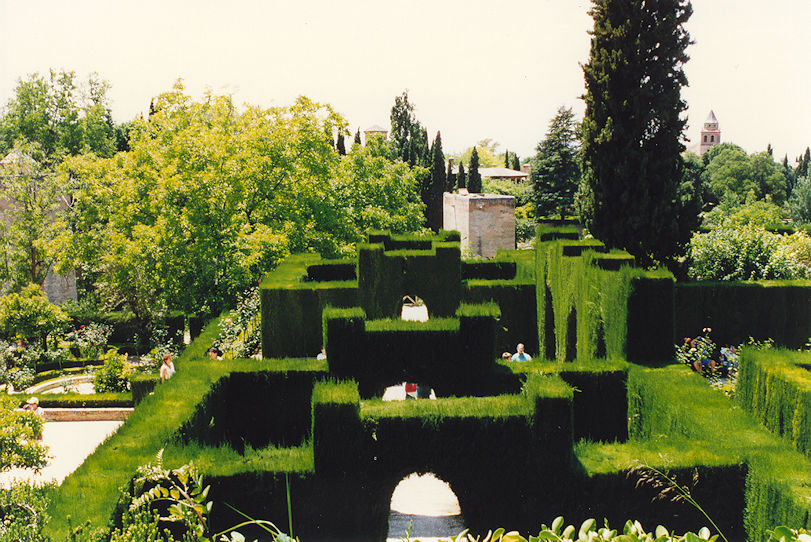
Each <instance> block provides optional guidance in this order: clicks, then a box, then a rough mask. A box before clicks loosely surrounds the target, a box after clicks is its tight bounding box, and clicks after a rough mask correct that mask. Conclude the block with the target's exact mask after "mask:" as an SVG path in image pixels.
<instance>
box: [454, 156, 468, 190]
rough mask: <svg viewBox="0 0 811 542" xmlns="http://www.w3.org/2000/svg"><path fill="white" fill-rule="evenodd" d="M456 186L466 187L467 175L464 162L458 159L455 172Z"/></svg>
mask: <svg viewBox="0 0 811 542" xmlns="http://www.w3.org/2000/svg"><path fill="white" fill-rule="evenodd" d="M456 186H457V187H459V188H467V177H466V176H465V164H463V163H462V161H461V160H459V171H458V172H457V173H456Z"/></svg>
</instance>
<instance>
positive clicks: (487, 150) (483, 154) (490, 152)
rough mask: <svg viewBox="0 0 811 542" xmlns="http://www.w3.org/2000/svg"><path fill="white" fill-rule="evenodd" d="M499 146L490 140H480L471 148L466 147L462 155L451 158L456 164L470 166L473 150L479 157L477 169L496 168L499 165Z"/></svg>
mask: <svg viewBox="0 0 811 542" xmlns="http://www.w3.org/2000/svg"><path fill="white" fill-rule="evenodd" d="M498 147H499V144H498V143H497V142H496V141H493V140H492V139H491V138H485V139H481V140H479V141H478V142H476V144H475V145H474V146H473V147H468V148H467V149H465V151H464V152H463V153H462V154H459V155H456V156H452V158H453V159H454V160H455V161H457V162H465V163H467V164H470V158H471V156H472V155H473V149H474V148H475V149H476V153H477V154H478V155H479V167H498V166H500V165H501V163H502V160H501V155H500V153H499V152H498Z"/></svg>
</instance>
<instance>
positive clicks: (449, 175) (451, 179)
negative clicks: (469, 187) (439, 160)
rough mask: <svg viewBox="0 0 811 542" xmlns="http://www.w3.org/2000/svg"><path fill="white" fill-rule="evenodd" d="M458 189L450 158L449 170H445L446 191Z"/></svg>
mask: <svg viewBox="0 0 811 542" xmlns="http://www.w3.org/2000/svg"><path fill="white" fill-rule="evenodd" d="M454 191H456V176H455V175H454V174H453V171H452V169H451V161H450V160H448V170H447V171H446V172H445V192H451V193H453V192H454Z"/></svg>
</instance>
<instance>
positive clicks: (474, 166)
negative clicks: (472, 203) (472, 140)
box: [467, 147, 482, 194]
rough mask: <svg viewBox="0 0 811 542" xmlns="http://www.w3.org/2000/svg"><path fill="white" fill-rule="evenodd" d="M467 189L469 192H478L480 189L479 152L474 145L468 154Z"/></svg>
mask: <svg viewBox="0 0 811 542" xmlns="http://www.w3.org/2000/svg"><path fill="white" fill-rule="evenodd" d="M467 191H468V192H470V193H471V194H480V193H481V191H482V176H481V175H480V174H479V152H478V151H477V150H476V147H473V153H472V154H471V155H470V173H469V175H468V181H467Z"/></svg>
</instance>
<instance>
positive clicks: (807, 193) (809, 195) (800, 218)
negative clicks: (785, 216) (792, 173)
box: [787, 177, 811, 224]
mask: <svg viewBox="0 0 811 542" xmlns="http://www.w3.org/2000/svg"><path fill="white" fill-rule="evenodd" d="M787 206H788V209H789V212H790V213H791V219H792V220H793V221H794V223H795V224H811V177H800V178H799V179H797V185H796V186H795V187H794V191H792V193H791V197H790V198H789V199H788V205H787Z"/></svg>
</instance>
